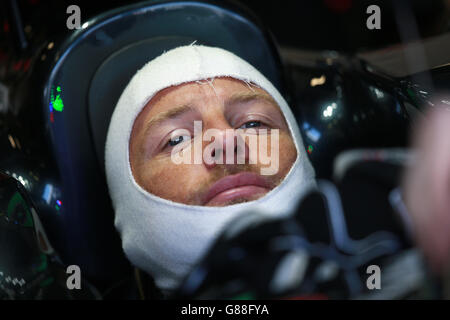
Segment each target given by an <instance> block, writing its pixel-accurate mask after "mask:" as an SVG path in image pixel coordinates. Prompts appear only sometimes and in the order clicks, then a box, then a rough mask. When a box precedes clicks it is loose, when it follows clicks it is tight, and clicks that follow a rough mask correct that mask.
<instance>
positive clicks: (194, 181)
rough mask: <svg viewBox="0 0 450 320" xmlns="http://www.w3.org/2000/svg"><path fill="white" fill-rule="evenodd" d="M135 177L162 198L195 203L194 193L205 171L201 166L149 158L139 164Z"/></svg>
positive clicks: (149, 190)
mask: <svg viewBox="0 0 450 320" xmlns="http://www.w3.org/2000/svg"><path fill="white" fill-rule="evenodd" d="M137 171H138V172H136V174H135V177H136V181H137V182H138V184H139V185H140V186H141V187H143V188H144V189H145V190H146V191H148V192H149V193H152V194H154V195H156V196H158V197H161V198H163V199H167V200H172V201H175V202H181V203H185V204H195V203H194V202H195V199H194V198H195V195H196V194H197V189H198V186H199V185H201V183H199V182H201V181H203V180H205V177H206V176H205V175H206V173H205V172H204V170H202V166H199V165H189V164H179V165H177V164H175V163H173V162H171V161H170V160H167V159H165V160H151V161H148V162H147V163H146V164H145V165H143V166H141V167H140V168H139V169H138V170H137Z"/></svg>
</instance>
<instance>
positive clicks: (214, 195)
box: [203, 172, 271, 206]
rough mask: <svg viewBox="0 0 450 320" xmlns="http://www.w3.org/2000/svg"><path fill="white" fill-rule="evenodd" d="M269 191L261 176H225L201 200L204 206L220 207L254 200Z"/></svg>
mask: <svg viewBox="0 0 450 320" xmlns="http://www.w3.org/2000/svg"><path fill="white" fill-rule="evenodd" d="M270 190H271V186H270V183H268V182H267V181H266V180H265V179H263V178H262V177H261V176H259V175H257V174H255V173H251V172H242V173H238V174H234V175H230V176H226V177H224V178H222V179H220V180H218V181H217V182H216V183H214V184H213V185H212V187H211V188H210V189H209V191H208V192H207V193H206V196H205V197H204V199H203V205H204V206H220V205H225V204H227V203H230V202H235V201H236V200H239V199H247V200H254V199H255V197H257V196H258V195H262V194H265V193H267V192H268V191H270Z"/></svg>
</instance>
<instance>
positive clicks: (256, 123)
mask: <svg viewBox="0 0 450 320" xmlns="http://www.w3.org/2000/svg"><path fill="white" fill-rule="evenodd" d="M261 125H262V123H261V121H248V122H246V123H244V124H243V125H242V126H240V127H239V129H248V128H257V127H261Z"/></svg>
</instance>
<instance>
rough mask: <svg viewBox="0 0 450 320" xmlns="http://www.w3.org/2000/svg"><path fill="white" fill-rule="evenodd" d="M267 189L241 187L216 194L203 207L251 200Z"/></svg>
mask: <svg viewBox="0 0 450 320" xmlns="http://www.w3.org/2000/svg"><path fill="white" fill-rule="evenodd" d="M268 191H269V189H267V188H264V187H258V186H241V187H237V188H232V189H228V190H225V191H223V192H220V193H218V194H216V195H215V196H214V197H213V198H212V199H211V200H209V201H208V202H207V203H206V204H205V205H207V206H220V205H224V204H226V203H228V202H230V201H233V200H236V199H249V200H250V199H252V198H253V197H254V196H255V195H257V194H261V195H262V194H265V193H267V192H268Z"/></svg>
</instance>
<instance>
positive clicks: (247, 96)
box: [225, 92, 278, 108]
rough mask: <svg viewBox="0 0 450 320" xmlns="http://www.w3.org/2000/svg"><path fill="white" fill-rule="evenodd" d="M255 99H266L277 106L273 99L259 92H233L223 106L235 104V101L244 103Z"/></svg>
mask: <svg viewBox="0 0 450 320" xmlns="http://www.w3.org/2000/svg"><path fill="white" fill-rule="evenodd" d="M255 100H256V101H257V100H263V101H267V102H269V103H271V104H273V105H274V106H276V107H278V104H277V103H276V102H275V100H274V99H273V98H272V97H271V96H269V95H267V94H263V93H260V92H251V93H248V92H238V93H235V94H233V95H232V96H231V97H230V98H229V99H227V101H226V102H225V108H227V107H228V106H230V105H233V104H237V103H246V102H250V101H255Z"/></svg>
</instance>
